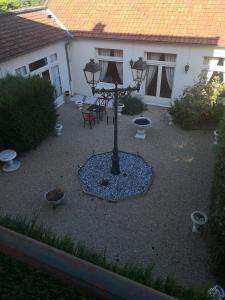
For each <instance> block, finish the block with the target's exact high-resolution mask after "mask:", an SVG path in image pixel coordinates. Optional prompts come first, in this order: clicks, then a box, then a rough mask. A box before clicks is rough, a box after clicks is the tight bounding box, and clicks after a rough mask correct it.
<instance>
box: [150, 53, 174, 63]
mask: <svg viewBox="0 0 225 300" xmlns="http://www.w3.org/2000/svg"><path fill="white" fill-rule="evenodd" d="M147 60H159V61H168V62H171V61H173V62H175V61H176V54H168V53H155V52H147Z"/></svg>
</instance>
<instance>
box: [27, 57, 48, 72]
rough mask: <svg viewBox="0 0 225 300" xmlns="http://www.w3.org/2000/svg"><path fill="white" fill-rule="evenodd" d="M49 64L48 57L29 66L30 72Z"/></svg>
mask: <svg viewBox="0 0 225 300" xmlns="http://www.w3.org/2000/svg"><path fill="white" fill-rule="evenodd" d="M47 64H48V61H47V57H45V58H42V59H39V60H36V61H34V62H32V63H30V64H29V70H30V72H32V71H35V70H37V69H40V68H42V67H44V66H46V65H47Z"/></svg>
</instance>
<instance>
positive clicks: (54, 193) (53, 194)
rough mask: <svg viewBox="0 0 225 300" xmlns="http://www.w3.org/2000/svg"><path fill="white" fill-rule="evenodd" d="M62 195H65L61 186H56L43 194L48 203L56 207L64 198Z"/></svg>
mask: <svg viewBox="0 0 225 300" xmlns="http://www.w3.org/2000/svg"><path fill="white" fill-rule="evenodd" d="M64 195H65V193H64V190H63V189H62V188H59V187H57V188H53V189H51V190H49V191H48V192H46V193H45V194H44V197H45V200H47V201H48V203H49V204H50V205H52V206H53V207H56V206H58V205H59V204H62V202H63V200H64Z"/></svg>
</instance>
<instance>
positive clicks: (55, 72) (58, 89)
mask: <svg viewBox="0 0 225 300" xmlns="http://www.w3.org/2000/svg"><path fill="white" fill-rule="evenodd" d="M51 70H52V80H53V85H54V87H55V94H56V98H58V97H59V96H61V95H62V84H61V79H60V73H59V66H58V65H56V66H54V67H52V68H51Z"/></svg>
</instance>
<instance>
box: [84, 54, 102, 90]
mask: <svg viewBox="0 0 225 300" xmlns="http://www.w3.org/2000/svg"><path fill="white" fill-rule="evenodd" d="M83 71H84V75H85V78H86V81H87V83H88V84H89V85H90V86H91V88H92V91H93V89H95V87H96V85H97V84H98V83H99V80H100V72H101V67H100V65H99V64H98V63H96V62H95V61H94V59H90V62H89V63H87V64H86V66H85V68H84V69H83ZM93 94H94V92H93Z"/></svg>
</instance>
